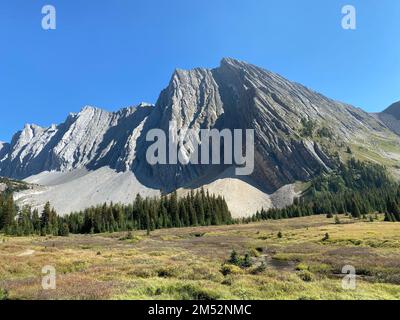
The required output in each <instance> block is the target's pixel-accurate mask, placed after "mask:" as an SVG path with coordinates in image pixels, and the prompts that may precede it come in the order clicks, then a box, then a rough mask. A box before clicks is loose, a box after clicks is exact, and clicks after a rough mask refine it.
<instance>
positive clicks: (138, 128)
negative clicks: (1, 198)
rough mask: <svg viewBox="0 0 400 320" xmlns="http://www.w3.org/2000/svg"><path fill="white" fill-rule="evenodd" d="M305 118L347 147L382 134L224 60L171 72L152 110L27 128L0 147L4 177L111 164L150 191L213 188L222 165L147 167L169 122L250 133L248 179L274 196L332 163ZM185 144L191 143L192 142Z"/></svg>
mask: <svg viewBox="0 0 400 320" xmlns="http://www.w3.org/2000/svg"><path fill="white" fill-rule="evenodd" d="M302 118H306V119H308V120H313V121H315V122H317V123H319V124H321V125H323V126H325V127H327V128H329V129H330V130H331V131H332V132H334V134H335V136H336V137H338V139H341V140H343V141H349V140H350V139H352V137H354V136H355V135H358V134H361V133H363V132H365V131H368V132H380V131H382V130H386V129H385V128H384V126H383V125H382V124H381V122H379V121H377V120H376V119H374V118H373V117H372V116H370V115H368V114H367V113H365V112H363V111H362V110H360V109H356V108H354V107H352V106H350V105H346V104H342V103H339V102H335V101H332V100H330V99H328V98H326V97H324V96H322V95H321V94H318V93H316V92H313V91H311V90H309V89H307V88H305V87H304V86H302V85H300V84H296V83H293V82H290V81H288V80H286V79H284V78H282V77H281V76H279V75H277V74H274V73H272V72H269V71H266V70H263V69H261V68H258V67H256V66H253V65H250V64H247V63H243V62H240V61H236V60H233V59H223V60H222V62H221V66H220V67H218V68H216V69H213V70H207V69H194V70H190V71H184V70H177V71H175V73H174V74H173V76H172V78H171V81H170V83H169V85H168V87H167V88H166V89H165V90H163V91H162V92H161V94H160V97H159V99H158V101H157V103H156V105H155V106H151V105H140V106H138V107H136V108H126V109H122V110H121V111H118V112H114V113H112V112H106V111H103V110H100V109H96V108H92V107H86V108H84V109H83V110H82V111H81V112H80V113H78V114H71V115H70V116H69V117H68V118H67V120H66V121H65V122H64V123H63V124H60V125H58V126H52V127H50V128H41V127H38V126H34V125H27V126H26V127H25V128H24V129H23V130H22V131H20V132H19V133H17V134H16V135H15V136H14V138H13V140H12V142H11V144H10V145H8V144H0V175H3V176H9V177H14V178H26V177H29V176H32V175H34V174H37V173H40V172H43V171H52V170H53V171H70V170H73V169H80V168H87V169H89V170H94V169H98V168H100V167H104V166H108V167H111V168H113V169H116V170H118V171H129V170H131V171H133V172H134V174H135V176H136V177H137V179H138V180H139V181H140V183H142V184H143V185H146V186H148V187H151V188H155V189H160V190H163V191H172V190H174V189H176V188H179V187H181V186H191V185H194V184H197V183H198V182H199V181H205V180H210V181H212V180H213V179H214V178H216V177H218V175H220V174H221V172H222V171H224V170H225V169H227V168H226V166H223V165H221V166H207V165H186V166H184V165H179V164H177V165H155V166H150V165H149V164H148V163H147V161H146V150H147V147H148V146H149V145H150V142H147V141H146V134H147V132H148V131H149V130H150V129H154V128H160V129H162V130H164V132H166V133H168V129H169V123H170V121H175V122H176V127H177V130H178V132H180V133H181V134H183V135H185V134H188V133H187V132H188V129H194V130H195V132H198V131H199V130H200V129H202V128H217V129H224V128H228V129H254V130H255V170H254V172H253V174H252V176H251V177H250V179H251V181H252V183H254V184H255V185H256V186H257V187H258V188H260V189H261V190H264V191H267V192H272V191H275V190H277V189H278V188H280V187H281V186H283V185H286V184H288V183H292V182H294V181H296V180H307V179H309V178H310V177H312V176H314V175H315V174H317V173H319V172H320V171H321V170H329V168H330V167H331V166H332V165H333V162H332V159H331V158H330V156H328V155H327V154H325V153H324V151H323V150H322V148H321V147H320V146H319V144H318V143H317V142H315V141H313V140H312V139H305V138H302V137H301V136H300V134H299V130H300V128H301V119H302ZM190 138H191V139H192V141H195V140H196V139H197V138H196V135H193V136H191V137H190ZM189 140H190V139H189ZM188 147H189V150H190V149H191V148H190V147H191V145H190V143H189V145H188Z"/></svg>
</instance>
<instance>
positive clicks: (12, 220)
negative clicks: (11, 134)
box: [0, 189, 232, 236]
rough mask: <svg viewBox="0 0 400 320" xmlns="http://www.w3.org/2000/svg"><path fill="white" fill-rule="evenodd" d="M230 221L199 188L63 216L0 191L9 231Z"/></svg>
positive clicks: (0, 210)
mask: <svg viewBox="0 0 400 320" xmlns="http://www.w3.org/2000/svg"><path fill="white" fill-rule="evenodd" d="M229 223H232V218H231V214H230V212H229V209H228V206H227V204H226V202H225V200H224V199H223V198H222V197H221V196H218V197H217V196H215V195H210V194H209V193H208V192H205V191H204V190H203V189H201V190H200V191H197V192H194V191H192V192H190V193H189V194H188V195H187V196H185V197H180V198H178V196H177V193H176V192H174V193H172V194H171V195H169V196H163V197H161V198H142V197H141V196H140V195H137V196H136V199H135V200H134V201H133V203H132V204H129V205H122V204H114V203H110V204H106V203H105V204H103V205H100V206H96V207H91V208H87V209H85V210H83V211H80V212H74V213H71V214H69V215H66V216H64V217H60V216H58V215H57V213H56V211H55V210H54V209H52V208H51V206H50V203H47V204H46V205H45V207H44V209H43V211H42V212H41V213H40V214H39V212H38V210H32V209H31V208H30V207H28V206H25V207H23V208H21V209H19V208H18V207H17V206H16V205H15V203H14V201H13V197H12V194H11V193H8V194H3V195H0V230H2V231H4V232H5V233H7V234H10V235H31V234H38V235H39V234H40V235H48V234H52V235H58V236H66V235H68V234H69V233H70V232H71V233H76V234H79V233H81V234H88V233H102V232H117V231H129V230H147V231H148V232H150V231H152V230H155V229H161V228H174V227H178V228H179V227H189V226H207V225H219V224H229Z"/></svg>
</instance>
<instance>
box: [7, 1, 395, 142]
mask: <svg viewBox="0 0 400 320" xmlns="http://www.w3.org/2000/svg"><path fill="white" fill-rule="evenodd" d="M46 4H51V5H54V6H55V8H56V10H57V29H56V30H51V31H45V30H43V29H42V28H41V20H42V16H43V15H42V14H41V9H42V6H44V5H46ZM346 4H351V5H354V6H355V8H356V9H357V30H355V31H352V30H344V29H342V27H341V18H342V14H341V8H342V7H343V6H344V5H346ZM399 36H400V1H399V0H380V1H377V0H343V1H339V0H303V1H300V0H241V1H239V0H202V1H196V0H168V1H166V0H157V1H156V0H143V1H137V0H113V1H111V0H107V1H106V0H97V1H95V0H85V1H77V0H62V1H60V0H46V1H41V0H35V1H27V0H3V1H1V3H0V41H1V45H0V110H1V116H0V140H3V141H9V140H10V139H11V136H12V134H14V133H15V132H16V131H17V130H20V129H21V128H22V126H23V125H24V123H37V124H39V125H43V126H47V125H50V124H51V123H59V122H62V121H64V119H65V118H66V116H67V115H68V113H69V112H77V111H79V110H80V109H81V108H82V107H83V106H84V105H87V104H89V105H94V106H98V107H102V108H105V109H107V110H116V109H119V108H120V107H123V106H129V105H134V104H137V103H139V102H141V101H147V102H155V101H156V100H157V97H158V94H159V93H160V91H161V89H163V88H164V87H166V86H167V84H168V81H169V79H170V77H171V73H172V72H173V70H174V69H175V68H185V69H187V68H193V67H216V66H218V64H219V61H220V60H221V58H222V57H233V58H237V59H240V60H245V61H248V62H251V63H253V64H256V65H259V66H262V67H264V68H266V69H269V70H272V71H275V72H277V73H280V74H281V75H283V76H285V77H287V78H289V79H290V80H295V81H297V82H300V83H303V84H304V85H306V86H308V87H311V88H313V89H315V90H317V91H319V92H321V93H323V94H325V95H327V96H329V97H332V98H334V99H337V100H341V101H345V102H348V103H351V104H354V105H356V106H360V107H362V108H364V109H365V110H367V111H380V110H382V109H384V108H385V107H386V106H388V105H389V104H391V103H392V102H394V101H396V100H400V41H399Z"/></svg>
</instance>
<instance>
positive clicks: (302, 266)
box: [296, 263, 309, 271]
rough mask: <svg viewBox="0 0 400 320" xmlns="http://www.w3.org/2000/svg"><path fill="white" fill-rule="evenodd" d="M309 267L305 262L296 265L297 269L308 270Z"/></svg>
mask: <svg viewBox="0 0 400 320" xmlns="http://www.w3.org/2000/svg"><path fill="white" fill-rule="evenodd" d="M308 269H309V268H308V265H306V264H305V263H299V264H298V265H297V266H296V270H297V271H305V270H308Z"/></svg>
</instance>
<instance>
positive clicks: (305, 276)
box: [297, 270, 314, 282]
mask: <svg viewBox="0 0 400 320" xmlns="http://www.w3.org/2000/svg"><path fill="white" fill-rule="evenodd" d="M297 275H298V276H299V278H300V279H301V280H303V281H304V282H311V281H313V280H314V275H313V274H312V273H311V272H310V271H308V270H302V271H299V272H297Z"/></svg>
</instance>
